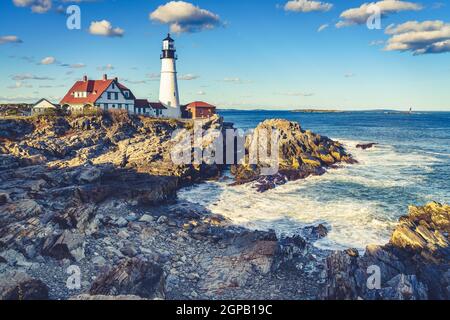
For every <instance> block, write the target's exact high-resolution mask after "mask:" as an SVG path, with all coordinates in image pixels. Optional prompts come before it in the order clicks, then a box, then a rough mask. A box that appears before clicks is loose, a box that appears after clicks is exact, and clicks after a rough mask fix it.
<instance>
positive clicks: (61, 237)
mask: <svg viewBox="0 0 450 320" xmlns="http://www.w3.org/2000/svg"><path fill="white" fill-rule="evenodd" d="M84 248H85V242H84V236H83V235H81V234H78V233H73V232H70V231H68V230H66V231H64V232H62V233H60V234H56V235H52V236H50V237H48V238H47V239H46V240H45V242H44V245H43V247H42V250H41V253H42V254H43V255H45V256H49V257H52V258H55V259H57V260H63V259H71V260H74V261H81V260H82V259H84Z"/></svg>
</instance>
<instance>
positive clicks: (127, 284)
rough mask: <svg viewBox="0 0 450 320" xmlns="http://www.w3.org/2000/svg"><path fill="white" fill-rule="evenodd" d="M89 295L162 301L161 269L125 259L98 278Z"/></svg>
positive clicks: (163, 285)
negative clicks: (133, 296) (133, 297)
mask: <svg viewBox="0 0 450 320" xmlns="http://www.w3.org/2000/svg"><path fill="white" fill-rule="evenodd" d="M89 293H90V294H91V295H106V296H118V295H135V296H139V297H141V298H146V299H164V297H165V278H164V272H163V270H162V268H161V267H160V266H159V265H157V264H155V263H153V262H149V261H144V260H141V259H138V258H133V259H125V260H123V261H121V262H120V263H119V264H118V265H117V266H115V267H114V268H113V269H112V270H111V271H110V272H108V273H106V274H105V275H103V276H101V277H100V278H98V279H97V280H96V281H95V282H94V283H93V284H92V287H91V289H90V290H89Z"/></svg>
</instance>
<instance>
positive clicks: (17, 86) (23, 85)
mask: <svg viewBox="0 0 450 320" xmlns="http://www.w3.org/2000/svg"><path fill="white" fill-rule="evenodd" d="M7 88H8V89H20V88H33V86H32V85H31V84H27V83H25V82H23V81H16V83H15V84H14V85H12V86H9V87H7Z"/></svg>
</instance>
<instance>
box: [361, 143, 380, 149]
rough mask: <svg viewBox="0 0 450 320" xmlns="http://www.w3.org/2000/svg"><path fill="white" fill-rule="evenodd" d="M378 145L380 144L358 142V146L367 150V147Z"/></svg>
mask: <svg viewBox="0 0 450 320" xmlns="http://www.w3.org/2000/svg"><path fill="white" fill-rule="evenodd" d="M376 145H378V143H366V144H357V145H356V148H358V149H362V150H367V149H372V148H373V147H374V146H376Z"/></svg>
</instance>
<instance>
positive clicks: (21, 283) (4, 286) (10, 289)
mask: <svg viewBox="0 0 450 320" xmlns="http://www.w3.org/2000/svg"><path fill="white" fill-rule="evenodd" d="M47 299H48V288H47V286H46V285H45V284H44V283H43V282H42V281H41V280H38V279H34V278H31V277H30V276H28V275H27V274H25V273H22V272H16V271H11V272H6V273H4V274H2V275H0V300H47Z"/></svg>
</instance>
